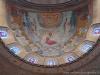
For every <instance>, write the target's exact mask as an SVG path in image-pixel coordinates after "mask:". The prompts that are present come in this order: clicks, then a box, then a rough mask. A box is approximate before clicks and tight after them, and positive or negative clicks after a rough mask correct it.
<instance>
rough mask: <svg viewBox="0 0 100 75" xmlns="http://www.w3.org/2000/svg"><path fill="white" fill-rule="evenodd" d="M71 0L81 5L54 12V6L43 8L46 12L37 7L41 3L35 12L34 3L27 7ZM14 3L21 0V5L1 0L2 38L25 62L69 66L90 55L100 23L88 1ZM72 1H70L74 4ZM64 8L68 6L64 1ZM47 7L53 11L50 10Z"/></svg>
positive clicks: (99, 34)
mask: <svg viewBox="0 0 100 75" xmlns="http://www.w3.org/2000/svg"><path fill="white" fill-rule="evenodd" d="M20 1H21V2H22V3H21V2H20ZM72 1H73V2H74V3H77V1H79V2H80V1H82V2H81V3H82V4H81V3H79V4H80V5H71V6H70V10H65V9H67V8H64V10H63V11H60V12H59V11H55V12H54V11H53V10H54V8H55V7H53V8H52V7H51V6H50V8H49V7H46V8H45V7H43V9H45V12H44V10H43V11H42V9H41V8H40V9H41V10H40V9H38V8H39V7H40V6H39V7H38V6H37V5H36V9H37V10H39V11H35V10H34V9H33V8H34V4H32V6H33V7H32V8H30V9H29V8H25V7H24V6H27V5H28V6H29V7H31V5H29V4H30V2H31V3H36V4H50V5H51V4H57V3H58V4H60V3H65V2H66V3H67V2H72ZM83 1H84V2H85V3H84V2H83ZM13 2H20V3H19V4H20V5H19V4H17V3H16V4H15V3H7V4H6V6H5V4H3V1H1V4H2V5H1V6H5V7H3V8H1V10H2V12H0V14H3V15H4V16H1V18H2V19H1V21H0V23H1V24H0V38H1V40H2V42H3V43H4V45H5V46H6V47H7V49H8V51H9V52H10V53H11V54H13V55H14V56H16V57H18V58H20V59H21V60H22V61H24V62H25V63H29V64H31V65H38V66H44V67H45V66H46V67H55V66H61V65H70V64H73V63H75V62H77V61H78V60H80V59H81V58H82V57H83V56H85V55H88V54H89V53H90V52H91V51H92V50H93V48H94V46H95V45H96V43H97V41H98V39H99V36H100V24H99V23H96V24H95V23H94V22H95V21H94V19H93V11H92V4H89V5H87V3H88V1H87V0H50V1H48V0H41V1H40V0H16V1H13ZM42 2H43V3H42ZM73 2H72V3H71V4H74V3H73ZM27 3H29V4H27ZM67 5H68V4H67ZM74 6H77V7H75V8H74ZM59 7H60V6H59ZM59 7H57V8H58V9H59ZM63 7H66V6H65V4H64V5H63ZM48 8H49V9H51V11H48V10H47V9H48ZM81 8H82V9H81ZM4 9H5V10H4ZM52 9H53V10H52ZM61 9H62V7H61ZM97 14H98V13H97ZM92 23H94V24H92Z"/></svg>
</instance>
